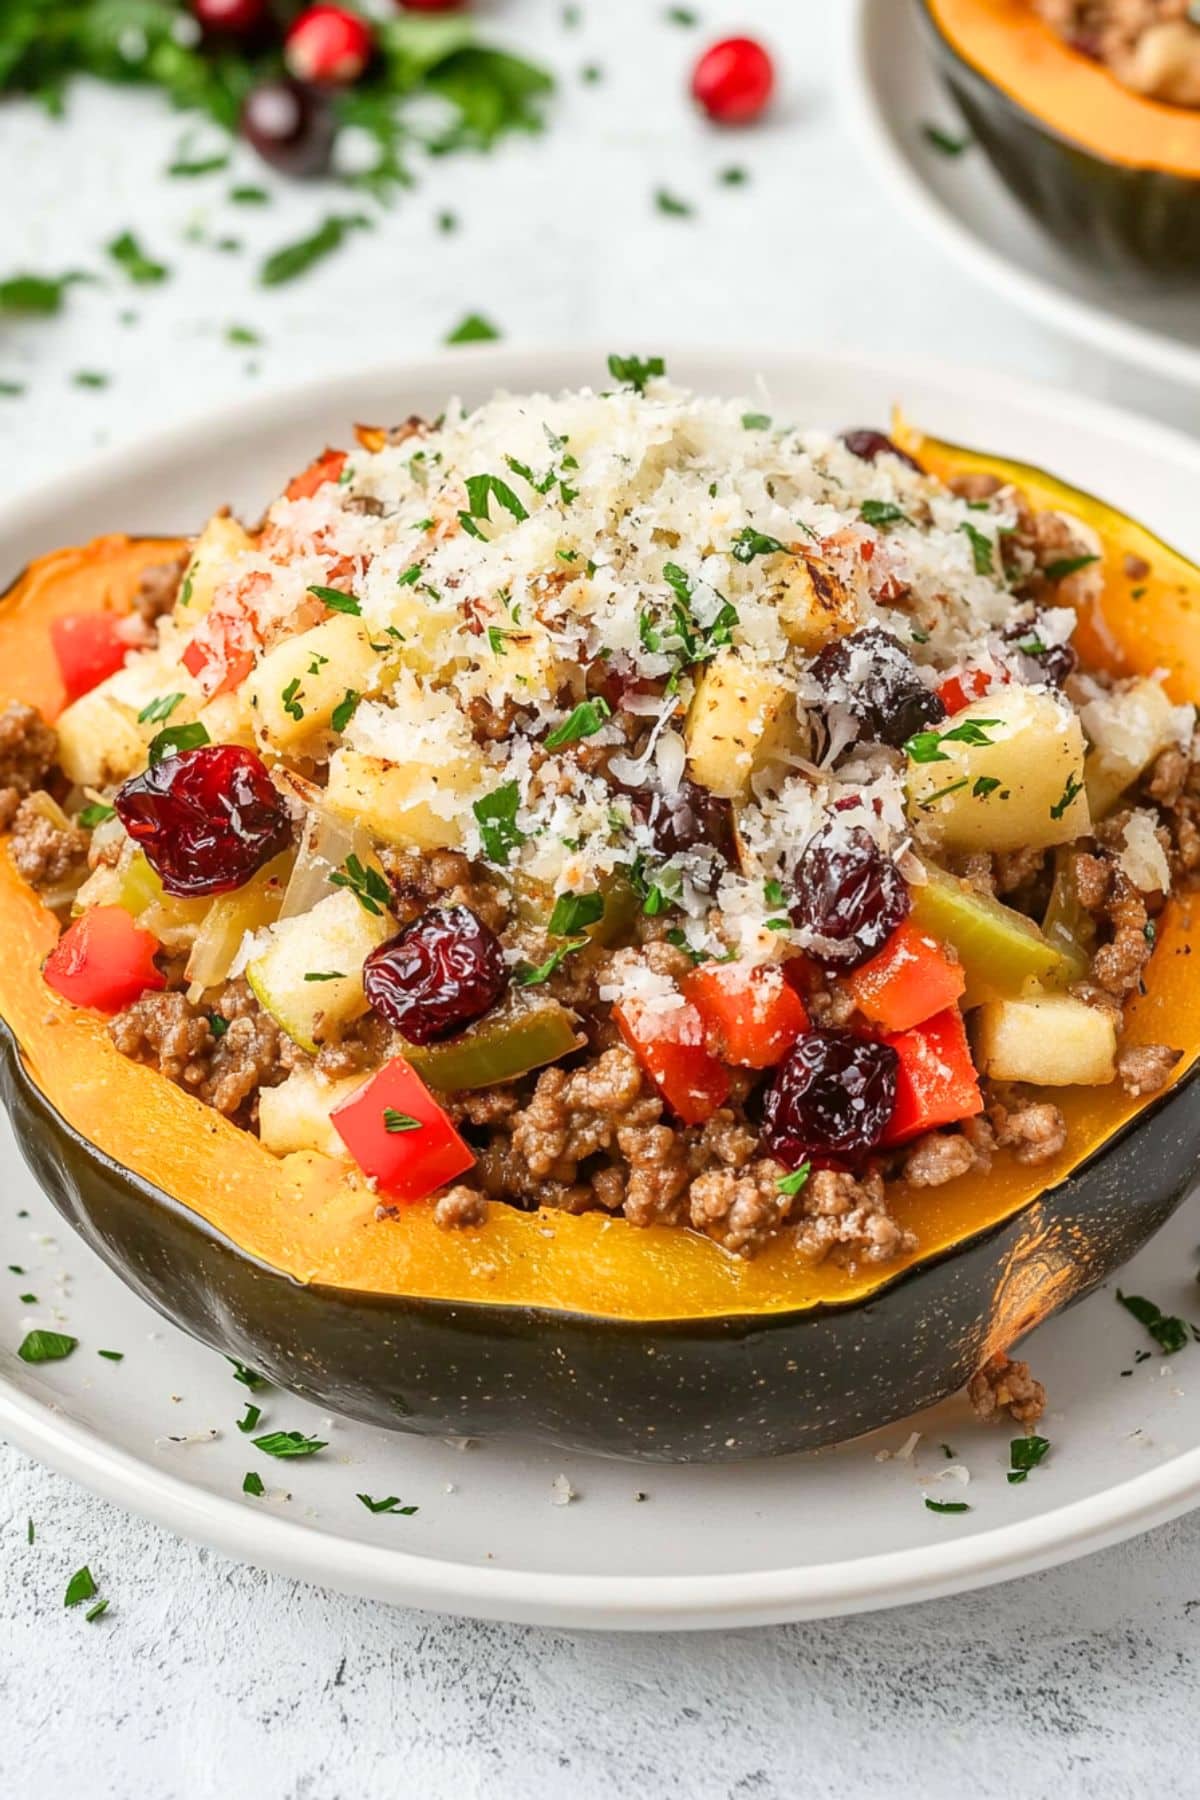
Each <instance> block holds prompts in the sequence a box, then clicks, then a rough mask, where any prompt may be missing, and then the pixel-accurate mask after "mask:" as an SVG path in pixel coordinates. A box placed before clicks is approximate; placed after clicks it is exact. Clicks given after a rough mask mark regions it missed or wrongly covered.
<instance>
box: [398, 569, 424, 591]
mask: <svg viewBox="0 0 1200 1800" xmlns="http://www.w3.org/2000/svg"><path fill="white" fill-rule="evenodd" d="M420 579H421V565H420V563H410V564H409V565H408V567H407V569H405V571H404V573H403V575H400V576H398V577H397V580H396V586H397V587H415V586H416V584H417V582H418V581H420Z"/></svg>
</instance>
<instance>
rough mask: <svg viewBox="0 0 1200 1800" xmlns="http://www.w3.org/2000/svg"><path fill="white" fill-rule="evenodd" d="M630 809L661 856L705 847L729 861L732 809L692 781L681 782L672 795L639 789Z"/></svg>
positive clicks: (717, 795) (731, 848)
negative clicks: (650, 836) (645, 827)
mask: <svg viewBox="0 0 1200 1800" xmlns="http://www.w3.org/2000/svg"><path fill="white" fill-rule="evenodd" d="M633 810H634V812H635V814H636V815H637V817H638V818H640V819H642V820H643V821H644V822H645V824H646V825H647V826H648V827H649V829H650V831H651V833H652V834H653V837H654V842H655V844H656V846H657V848H658V849H659V850H661V851H662V853H663V855H664V856H674V855H675V853H676V852H677V851H679V850H693V849H695V848H696V847H697V845H700V844H707V845H710V846H711V847H712V848H713V849H714V850H719V851H720V853H721V855H722V856H723V857H724V858H725V860H726V861H727V862H728V861H730V860H731V859H732V856H733V807H732V805H731V804H730V802H729V801H728V800H722V799H721V797H720V795H719V794H710V793H709V791H708V789H707V788H702V787H698V786H697V784H696V783H695V782H694V781H687V780H683V781H681V782H680V783H679V786H678V787H677V788H676V789H675V792H674V793H673V794H666V793H663V792H661V791H658V790H656V791H654V792H650V793H648V792H647V791H646V790H645V789H642V790H641V791H640V792H639V793H638V794H637V796H636V797H635V799H634V803H633Z"/></svg>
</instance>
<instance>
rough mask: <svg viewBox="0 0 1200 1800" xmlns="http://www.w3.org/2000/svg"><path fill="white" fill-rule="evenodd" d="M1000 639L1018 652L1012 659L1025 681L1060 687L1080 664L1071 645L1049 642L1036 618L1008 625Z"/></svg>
mask: <svg viewBox="0 0 1200 1800" xmlns="http://www.w3.org/2000/svg"><path fill="white" fill-rule="evenodd" d="M1001 636H1002V637H1003V639H1004V642H1005V643H1006V644H1011V645H1012V647H1013V649H1014V650H1016V651H1017V652H1018V655H1017V656H1016V657H1015V658H1010V660H1013V661H1015V662H1016V664H1017V673H1018V674H1019V675H1020V677H1021V679H1022V680H1023V681H1026V682H1029V683H1037V682H1043V681H1044V682H1045V683H1046V685H1047V687H1053V688H1060V687H1061V686H1062V684H1063V682H1064V681H1065V680H1066V679H1067V676H1068V675H1073V674H1074V673H1075V670H1076V667H1077V666H1078V663H1079V658H1078V656H1077V655H1076V654H1075V651H1074V650H1073V649H1072V648H1071V646H1070V644H1052V643H1047V642H1046V640H1045V639H1044V638H1043V637H1042V634H1041V622H1040V620H1038V619H1037V618H1032V619H1026V620H1024V621H1015V622H1014V623H1013V624H1011V625H1006V626H1005V628H1004V630H1003V632H1002V633H1001Z"/></svg>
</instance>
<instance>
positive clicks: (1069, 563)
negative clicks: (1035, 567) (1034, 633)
mask: <svg viewBox="0 0 1200 1800" xmlns="http://www.w3.org/2000/svg"><path fill="white" fill-rule="evenodd" d="M1099 561H1100V558H1099V557H1098V556H1064V557H1061V558H1060V559H1059V561H1058V562H1052V563H1047V564H1046V567H1045V568H1044V569H1043V570H1042V574H1043V575H1044V576H1045V577H1046V580H1047V581H1065V580H1066V578H1067V576H1068V575H1076V574H1078V572H1079V570H1080V569H1087V568H1090V567H1091V565H1092V564H1093V563H1095V562H1099ZM1021 647H1022V648H1024V646H1023V645H1022V646H1021Z"/></svg>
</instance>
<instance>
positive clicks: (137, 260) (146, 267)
mask: <svg viewBox="0 0 1200 1800" xmlns="http://www.w3.org/2000/svg"><path fill="white" fill-rule="evenodd" d="M108 254H109V255H110V256H111V257H112V260H113V261H114V262H115V263H116V265H117V267H118V268H120V269H123V270H124V272H125V274H126V275H128V277H129V279H130V281H133V282H136V283H137V285H138V286H139V287H153V286H154V285H155V283H157V282H159V281H165V280H166V279H167V276H168V274H169V273H170V271H169V270H168V268H167V267H166V264H165V263H160V262H155V261H154V259H153V258H152V257H149V256H147V255H146V253H145V251H144V250H143V249H142V247H141V245H140V244H139V243H138V241H137V239H136V238H135V237H134V235H133V233H132V231H123V232H122V233H121V235H120V237H115V238H114V239H113V240H112V243H111V244H109V246H108Z"/></svg>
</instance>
